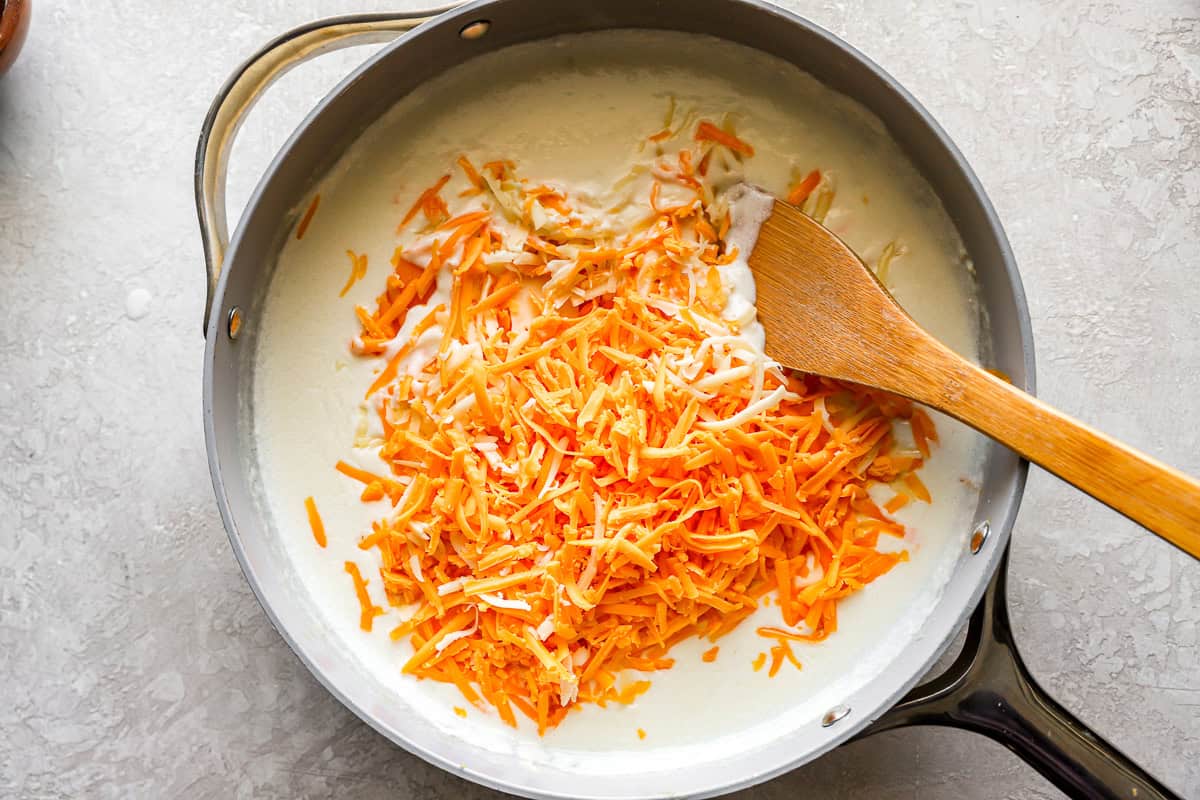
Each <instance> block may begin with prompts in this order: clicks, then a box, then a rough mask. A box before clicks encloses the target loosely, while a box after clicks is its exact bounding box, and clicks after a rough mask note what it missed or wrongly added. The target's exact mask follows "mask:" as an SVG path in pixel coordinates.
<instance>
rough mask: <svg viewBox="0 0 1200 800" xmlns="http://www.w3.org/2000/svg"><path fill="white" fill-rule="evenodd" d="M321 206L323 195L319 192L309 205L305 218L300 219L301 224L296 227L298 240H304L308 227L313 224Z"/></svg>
mask: <svg viewBox="0 0 1200 800" xmlns="http://www.w3.org/2000/svg"><path fill="white" fill-rule="evenodd" d="M319 205H321V193H320V192H317V193H316V194H315V195H313V199H312V202H311V203H309V204H308V209H307V210H306V211H305V212H304V216H303V217H301V218H300V224H299V225H297V226H296V239H297V240H299V239H303V238H304V234H305V233H307V232H308V226H309V224H311V223H312V219H313V216H314V215H315V214H316V213H317V206H319Z"/></svg>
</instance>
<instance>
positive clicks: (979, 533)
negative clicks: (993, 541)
mask: <svg viewBox="0 0 1200 800" xmlns="http://www.w3.org/2000/svg"><path fill="white" fill-rule="evenodd" d="M991 532H992V524H991V523H990V522H988V521H987V520H986V519H985V520H984V521H983V522H981V523H979V524H978V525H976V526H975V530H974V531H972V532H971V552H972V553H978V552H979V551H980V550H982V549H983V543H984V542H986V541H987V538H988V534H989V533H991Z"/></svg>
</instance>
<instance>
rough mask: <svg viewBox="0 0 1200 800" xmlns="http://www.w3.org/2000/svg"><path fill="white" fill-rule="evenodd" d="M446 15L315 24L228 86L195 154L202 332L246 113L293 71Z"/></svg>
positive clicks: (273, 45)
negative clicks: (203, 287)
mask: <svg viewBox="0 0 1200 800" xmlns="http://www.w3.org/2000/svg"><path fill="white" fill-rule="evenodd" d="M444 10H446V9H444V8H442V9H438V10H435V11H423V12H415V13H407V14H406V13H391V14H353V15H349V16H342V17H330V18H328V19H323V20H319V21H317V22H312V23H309V24H308V25H303V26H301V27H299V28H295V29H293V30H291V31H289V32H287V33H285V34H283V35H282V36H280V37H278V38H276V39H274V40H273V41H271V42H269V43H268V44H267V45H266V46H265V47H263V48H262V49H261V50H259V51H258V52H257V53H255V54H254V55H253V56H251V57H250V58H249V59H247V60H246V61H245V63H243V64H242V65H241V66H240V67H238V68H237V69H236V70H235V71H234V73H233V74H232V75H231V76H230V77H229V80H227V81H225V85H224V86H222V87H221V91H219V92H218V93H217V96H216V97H215V98H214V99H213V102H212V105H211V106H210V107H209V109H208V115H207V116H206V117H205V118H204V125H203V126H201V128H200V143H199V145H198V146H197V148H196V175H195V181H196V214H197V216H198V217H199V219H200V239H201V243H202V244H203V247H204V263H205V267H206V270H207V273H208V288H207V292H208V296H207V299H206V300H205V303H204V331H207V330H208V323H209V317H210V315H211V314H212V303H213V297H214V296H215V294H216V289H217V281H218V280H220V278H221V267H222V265H223V263H224V261H225V249H226V248H227V247H228V246H229V229H228V224H227V222H226V218H225V179H226V175H227V172H228V166H229V150H230V148H231V147H232V146H233V140H234V137H235V136H236V135H237V131H238V128H239V127H241V124H242V121H243V120H244V119H245V117H246V114H247V112H249V111H250V109H251V108H252V107H253V106H254V104H255V103H256V102H258V98H259V97H261V96H262V94H263V92H265V91H266V90H267V88H268V87H269V86H270V85H271V84H273V83H274V82H275V81H276V80H277V79H278V78H279V77H280V76H281V75H283V74H284V73H285V72H287V71H288V70H290V69H291V68H292V67H294V66H296V65H298V64H302V63H304V62H305V61H309V60H310V59H312V58H315V57H316V56H319V55H321V54H323V53H329V52H332V51H334V50H341V49H343V48H346V47H353V46H355V45H360V44H377V43H380V42H390V41H392V40H393V39H395V38H396V37H397V36H399V35H400V34H402V33H405V32H407V31H410V30H412V29H413V28H415V27H417V26H418V25H420V24H421V23H423V22H426V21H428V20H430V19H432V18H433V17H435V16H437V15H438V14H440V13H442V12H443V11H444Z"/></svg>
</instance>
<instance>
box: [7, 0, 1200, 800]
mask: <svg viewBox="0 0 1200 800" xmlns="http://www.w3.org/2000/svg"><path fill="white" fill-rule="evenodd" d="M33 5H34V9H33V10H34V18H33V27H32V30H31V33H30V39H29V42H28V44H27V48H26V51H25V52H24V53H23V55H22V56H21V58H20V59H19V60H18V62H17V65H16V67H15V69H14V71H13V72H12V73H11V74H10V75H9V76H7V77H6V78H4V79H0V731H2V735H0V796H4V797H11V796H15V797H38V798H60V797H84V796H87V797H120V798H125V797H171V796H187V797H214V798H216V797H221V798H224V797H292V796H303V797H322V796H334V795H339V796H340V795H347V796H350V795H352V796H354V797H356V798H359V799H360V800H366V799H367V798H385V797H386V798H410V797H411V798H417V797H440V796H446V797H452V796H453V797H458V796H462V797H472V798H480V797H491V796H493V793H491V792H489V791H487V790H484V789H481V788H478V787H474V786H471V785H468V784H465V783H463V782H462V781H460V780H459V779H457V778H453V777H450V776H448V775H446V774H443V773H442V772H440V771H439V770H437V769H436V768H434V767H430V766H428V765H426V764H424V763H423V762H421V761H420V760H418V759H416V758H414V757H412V756H410V755H408V754H407V753H405V752H403V751H401V750H399V749H398V748H396V747H394V746H392V745H391V744H389V743H388V742H387V741H385V740H384V739H383V738H381V737H380V736H378V735H376V734H375V733H374V732H372V731H371V730H370V729H368V728H367V727H366V726H365V725H363V724H362V723H361V722H359V721H358V720H357V719H356V718H355V717H353V716H352V715H351V714H350V713H349V712H347V711H346V710H345V709H343V708H342V707H341V706H340V705H339V704H338V702H337V701H336V700H334V699H333V698H332V697H331V696H330V695H328V694H327V693H326V692H325V690H324V689H322V688H321V687H320V686H319V685H318V684H317V682H316V681H315V680H314V679H313V678H312V677H311V676H310V675H309V674H308V673H307V672H306V670H305V669H304V668H303V666H301V665H300V663H299V662H298V661H297V660H296V658H295V657H294V656H293V655H292V653H291V652H290V651H289V650H288V648H287V646H286V645H285V644H284V643H283V641H282V640H281V639H280V638H279V636H278V635H277V634H276V633H275V631H274V630H273V629H272V627H271V625H270V623H269V622H268V621H267V618H266V616H265V615H264V614H263V612H262V610H261V609H260V608H259V606H258V604H257V602H256V601H255V599H254V597H253V595H252V594H251V592H250V590H249V588H248V587H247V585H246V583H245V581H244V580H243V578H242V575H241V573H240V572H239V570H238V566H237V563H236V562H235V560H234V557H233V555H232V554H231V552H230V548H229V545H228V542H227V540H226V537H225V533H224V531H223V530H222V527H221V522H220V520H219V518H218V516H217V511H216V506H215V503H214V501H213V499H212V493H211V487H210V484H209V478H208V470H207V465H206V461H205V455H204V437H203V433H202V430H201V422H200V382H201V352H202V347H203V342H202V341H201V337H200V335H199V321H200V313H201V309H202V306H203V290H204V285H203V276H202V273H203V264H202V259H201V254H200V247H199V237H198V235H197V231H196V224H195V220H194V218H193V210H192V195H191V173H192V157H193V152H194V149H195V142H196V134H197V132H198V129H199V125H200V121H201V118H202V117H203V115H204V113H205V111H206V109H207V107H208V104H209V101H210V100H211V98H212V95H213V93H214V92H215V91H216V89H217V87H218V86H219V84H220V83H221V81H222V80H223V79H224V78H225V76H226V75H227V74H228V73H229V72H230V70H231V69H232V68H233V67H234V66H235V65H236V64H237V63H238V62H239V61H240V60H241V59H242V58H243V57H245V56H246V55H248V54H249V53H250V52H251V51H252V50H253V49H255V48H256V47H257V46H258V45H260V44H261V43H263V42H264V41H266V40H267V39H268V38H270V37H272V36H274V35H275V34H277V33H279V32H281V31H283V30H285V29H286V28H288V27H290V26H293V25H296V24H299V23H301V22H304V21H307V20H309V19H312V18H315V17H318V16H323V15H330V14H334V13H341V12H346V11H353V10H368V9H372V8H382V7H416V4H412V3H400V2H391V3H387V2H383V3H371V2H368V1H367V0H287V1H286V2H285V0H264V1H263V2H256V0H221V2H215V1H214V2H204V3H195V2H185V1H184V0H166V1H165V2H159V0H125V1H124V2H68V0H34V3H33ZM786 5H788V6H789V7H792V8H795V9H796V10H800V11H801V12H802V13H804V14H806V15H807V16H809V17H810V18H811V19H813V20H815V21H816V22H818V23H820V24H822V25H824V26H825V27H827V28H829V29H830V30H832V31H834V32H835V33H837V34H839V35H841V36H843V37H844V38H846V39H848V40H849V41H850V42H851V43H852V44H854V45H856V46H858V47H859V48H860V49H862V50H863V51H865V52H866V53H867V54H868V55H869V56H871V57H872V58H874V59H875V60H876V61H878V62H879V63H880V64H882V65H883V66H884V67H885V68H886V69H888V70H889V71H890V72H892V74H894V75H895V76H896V77H897V78H898V79H899V80H900V81H901V82H902V83H904V84H905V85H906V86H907V87H908V88H909V89H911V90H912V91H913V93H914V94H915V95H916V96H917V97H918V98H919V99H920V100H921V101H922V102H923V103H924V104H925V105H926V106H927V107H928V108H929V109H930V110H931V111H932V113H933V114H934V116H936V117H937V118H938V120H939V121H940V122H941V123H942V124H943V125H944V126H945V128H946V129H947V130H948V131H949V132H950V134H951V136H952V137H953V138H954V139H955V140H956V141H957V143H958V145H959V146H960V147H961V148H962V150H963V152H964V153H965V154H966V156H967V158H968V160H969V161H970V162H971V163H972V164H973V165H974V167H975V169H976V171H977V172H978V174H979V176H980V178H981V179H982V181H983V183H984V185H985V186H986V187H987V189H988V191H989V192H990V194H991V197H992V200H993V201H994V202H995V204H996V206H997V208H998V211H999V214H1000V217H1001V218H1002V220H1003V221H1004V224H1005V225H1006V227H1007V230H1008V234H1009V236H1010V238H1011V240H1012V244H1013V247H1014V249H1015V251H1016V254H1017V258H1018V261H1019V263H1020V265H1021V270H1022V275H1023V277H1024V281H1025V288H1026V291H1027V292H1028V295H1029V301H1030V306H1031V311H1032V315H1033V326H1034V331H1035V335H1036V340H1037V346H1038V359H1039V388H1040V390H1041V394H1042V396H1043V397H1045V398H1046V399H1048V400H1049V401H1050V402H1052V403H1054V404H1057V405H1059V406H1061V407H1063V408H1064V409H1067V410H1069V411H1072V412H1074V413H1076V414H1078V415H1079V416H1081V417H1083V418H1084V419H1087V420H1089V421H1091V422H1093V423H1095V424H1097V425H1098V426H1100V427H1102V428H1104V429H1106V430H1108V431H1110V432H1112V433H1113V434H1115V435H1116V436H1118V437H1122V438H1125V439H1127V440H1128V441H1129V442H1131V443H1133V444H1134V445H1137V446H1140V447H1142V448H1145V449H1146V450H1148V451H1150V452H1151V453H1154V454H1156V455H1158V456H1160V457H1162V458H1163V459H1165V460H1166V461H1168V462H1170V463H1172V464H1175V465H1177V466H1179V467H1181V468H1183V469H1185V470H1189V471H1191V472H1193V473H1200V423H1198V422H1197V415H1198V412H1200V345H1198V344H1197V341H1198V339H1197V330H1198V329H1200V310H1198V309H1200V280H1198V275H1200V272H1198V270H1200V164H1198V163H1197V161H1198V160H1200V23H1197V20H1196V17H1197V13H1198V12H1197V6H1196V5H1195V3H1194V2H1193V0H1157V1H1156V2H1153V3H1137V4H1135V3H1132V2H1127V3H1126V4H1125V6H1126V7H1124V8H1122V7H1121V5H1122V4H1120V3H1111V2H1090V1H1089V0H1072V2H1066V3H1045V4H1039V3H1035V2H1029V1H1028V0H1026V1H1025V2H1017V3H1006V4H1005V5H1006V6H1007V8H1005V9H1003V10H1001V9H1000V8H998V7H993V6H991V5H988V6H981V7H972V5H973V4H963V3H956V2H937V3H921V4H918V3H915V2H914V3H907V4H904V5H903V6H901V4H890V3H884V2H874V3H873V2H864V0H838V1H837V2H830V1H829V0H812V2H807V3H801V2H789V3H787V4H786ZM362 56H363V54H362V52H361V51H359V52H358V53H357V54H345V53H342V54H337V55H335V56H331V57H329V59H328V60H327V61H325V62H322V63H320V64H317V65H313V66H310V67H305V68H303V69H301V70H298V71H297V72H295V73H292V75H290V76H288V78H286V79H285V80H284V82H283V84H282V85H281V86H280V88H279V90H278V91H277V92H276V93H274V94H273V95H272V96H271V97H270V98H269V99H268V100H267V101H266V102H264V103H263V104H262V105H261V106H260V107H259V111H258V112H256V114H255V115H254V117H253V119H252V120H251V122H250V124H249V125H248V126H247V127H246V129H245V131H244V135H243V137H242V139H241V141H240V142H239V145H238V147H237V148H236V149H235V152H234V162H235V168H234V174H233V184H232V193H231V200H232V203H233V206H232V207H233V208H235V209H236V208H238V207H240V203H241V202H243V201H244V199H245V197H246V196H247V194H248V192H249V189H250V187H251V186H252V185H253V182H254V180H256V178H257V177H258V175H259V174H260V172H261V170H262V169H263V167H264V166H265V164H266V162H267V160H268V158H269V157H270V155H271V154H272V153H273V152H274V150H275V148H277V147H278V145H279V144H280V143H281V142H282V140H283V138H284V137H285V136H286V135H287V133H288V132H290V130H291V129H292V128H293V126H294V125H295V124H296V122H297V121H298V120H299V119H300V117H301V116H302V115H303V113H304V112H305V111H306V110H307V109H308V108H309V107H310V106H311V104H312V102H313V101H314V100H315V99H316V98H317V97H319V96H320V94H322V93H323V92H324V91H325V90H326V89H328V88H329V87H330V86H331V85H332V83H333V82H334V81H335V80H336V78H337V77H338V76H339V75H341V74H342V73H344V72H345V71H346V70H347V69H349V68H350V67H351V66H352V65H353V64H354V63H356V62H357V61H358V60H360V59H361V58H362ZM1014 536H1015V539H1014V543H1013V551H1012V581H1011V583H1012V586H1011V589H1012V607H1013V617H1014V624H1015V627H1016V630H1017V635H1018V638H1019V640H1020V642H1021V645H1022V649H1023V652H1024V654H1025V656H1026V658H1027V660H1028V662H1029V664H1030V667H1031V668H1032V670H1033V671H1034V673H1035V674H1036V675H1037V676H1038V677H1039V678H1040V679H1041V680H1042V681H1043V682H1044V683H1045V684H1046V686H1047V687H1048V688H1049V689H1050V690H1051V691H1052V692H1053V693H1054V694H1055V695H1056V696H1057V697H1058V698H1059V699H1060V700H1062V701H1063V703H1064V704H1065V705H1067V706H1068V707H1070V708H1072V709H1074V710H1075V711H1076V712H1077V713H1078V715H1079V716H1080V717H1081V718H1083V719H1084V720H1085V721H1086V722H1088V723H1089V724H1091V725H1093V726H1094V727H1095V729H1096V730H1097V731H1099V732H1100V733H1102V734H1103V735H1104V736H1106V737H1108V738H1109V739H1111V740H1112V741H1113V742H1114V743H1116V744H1117V745H1118V746H1120V747H1121V748H1123V749H1124V750H1125V751H1126V752H1127V753H1128V754H1129V755H1130V756H1132V757H1133V758H1134V759H1136V760H1138V761H1139V762H1141V763H1142V764H1144V765H1146V766H1147V767H1148V768H1149V769H1150V770H1151V771H1152V772H1153V773H1154V774H1156V775H1157V776H1158V777H1160V778H1161V779H1162V780H1164V781H1165V782H1166V783H1168V784H1169V785H1171V786H1172V787H1173V788H1174V789H1175V790H1176V791H1178V792H1180V793H1181V794H1183V795H1185V796H1193V797H1195V796H1200V645H1198V640H1197V625H1198V623H1200V564H1198V563H1196V562H1195V561H1192V560H1191V559H1190V558H1188V557H1186V556H1184V555H1182V554H1180V553H1178V552H1176V551H1174V550H1173V549H1172V548H1171V547H1170V546H1168V545H1166V544H1164V543H1163V542H1161V541H1158V540H1156V539H1154V538H1153V537H1151V536H1148V535H1147V534H1145V533H1144V532H1143V531H1142V530H1140V529H1139V528H1137V527H1136V526H1135V525H1133V524H1131V523H1129V522H1127V521H1125V520H1123V519H1121V518H1119V517H1118V516H1117V515H1116V514H1115V513H1113V512H1110V511H1108V510H1107V509H1105V508H1103V507H1101V506H1099V505H1098V504H1096V503H1094V502H1092V501H1090V500H1088V499H1086V498H1085V497H1083V496H1082V495H1080V494H1078V493H1076V492H1075V491H1073V490H1071V489H1070V488H1068V487H1067V486H1065V485H1063V484H1061V483H1059V482H1057V481H1056V480H1054V479H1052V478H1050V477H1048V476H1047V475H1045V474H1044V473H1040V472H1038V471H1036V470H1035V471H1034V474H1033V475H1032V478H1031V480H1030V484H1029V489H1028V492H1027V494H1026V498H1025V502H1024V506H1023V509H1022V511H1021V516H1020V519H1019V521H1018V523H1017V526H1016V530H1015V534H1014ZM816 795H820V796H824V797H829V798H843V797H845V798H848V797H872V798H910V797H930V798H960V797H980V798H983V797H987V798H992V797H1020V798H1029V797H1054V796H1057V793H1056V792H1055V790H1054V789H1053V788H1051V787H1050V785H1049V784H1048V783H1046V782H1045V781H1044V780H1042V779H1041V778H1040V777H1038V776H1037V775H1036V774H1035V773H1033V772H1032V770H1030V769H1029V768H1027V767H1025V766H1024V765H1022V764H1021V763H1020V762H1018V761H1017V760H1016V759H1015V758H1014V757H1012V756H1010V755H1009V754H1008V753H1007V752H1006V751H1005V750H1004V749H1003V748H1001V747H1000V746H999V745H995V744H992V743H991V742H988V741H985V740H982V739H980V738H978V737H975V736H972V735H970V734H966V733H959V732H954V731H945V730H933V729H928V730H905V731H897V732H892V733H887V734H882V735H879V736H877V737H874V738H872V739H870V740H868V741H866V742H863V743H858V744H854V745H850V746H847V747H844V748H841V749H839V750H837V751H836V752H834V753H832V754H830V755H828V756H826V757H824V758H822V759H820V760H818V761H817V762H815V763H813V764H810V765H809V766H806V767H804V768H802V769H800V770H798V771H796V772H794V773H792V774H790V775H787V776H785V777H783V778H780V779H778V780H776V781H774V782H772V783H770V784H767V785H765V786H762V787H759V788H756V789H752V790H747V791H745V792H743V793H742V794H741V795H739V797H745V798H776V797H778V798H783V797H789V798H790V797H797V796H816Z"/></svg>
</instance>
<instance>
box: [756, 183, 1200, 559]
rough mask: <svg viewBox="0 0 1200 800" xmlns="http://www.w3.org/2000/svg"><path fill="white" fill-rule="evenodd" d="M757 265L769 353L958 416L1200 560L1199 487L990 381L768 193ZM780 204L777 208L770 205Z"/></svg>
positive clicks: (831, 240)
mask: <svg viewBox="0 0 1200 800" xmlns="http://www.w3.org/2000/svg"><path fill="white" fill-rule="evenodd" d="M733 191H734V192H740V193H742V194H743V195H750V194H753V193H756V192H758V193H759V194H758V196H757V197H743V199H742V200H740V201H739V202H751V203H754V202H757V203H759V204H760V205H759V208H760V210H761V214H762V215H767V214H769V216H766V219H765V221H764V222H763V223H762V227H761V228H760V230H759V234H758V240H757V242H756V243H755V245H754V249H753V251H752V253H751V255H750V259H749V262H750V269H751V271H752V272H753V273H754V280H755V283H756V285H757V290H758V319H759V321H760V322H761V323H762V325H763V328H764V329H765V330H766V352H767V355H768V356H770V357H771V358H773V359H775V360H776V361H778V362H779V363H781V364H783V365H784V366H786V367H791V368H793V369H797V370H801V371H803V372H811V373H815V374H818V375H825V376H827V377H830V378H838V379H840V380H845V381H851V382H854V383H860V384H864V385H867V386H873V387H876V388H879V389H884V390H886V391H888V392H892V393H894V394H898V395H903V396H904V397H907V398H910V399H912V400H916V401H918V402H920V403H924V404H925V405H927V406H931V407H933V408H936V409H938V410H939V411H943V412H945V413H946V414H949V415H950V416H952V417H956V418H958V419H960V420H962V421H963V422H965V423H967V424H968V425H970V426H971V427H973V428H976V429H977V430H979V431H981V432H983V433H985V434H987V435H988V436H990V437H992V438H993V439H995V440H996V441H998V442H1000V443H1002V444H1004V445H1007V446H1008V447H1010V448H1012V449H1013V450H1015V451H1016V452H1018V453H1020V454H1021V455H1022V456H1024V457H1025V458H1027V459H1029V460H1030V461H1032V462H1034V463H1035V464H1038V465H1040V466H1041V467H1043V468H1045V469H1047V470H1049V471H1050V472H1053V473H1054V474H1055V475H1057V476H1059V477H1060V478H1062V479H1063V480H1065V481H1067V482H1068V483H1071V484H1074V485H1075V486H1077V487H1078V488H1080V489H1082V490H1083V491H1085V492H1087V493H1088V494H1090V495H1091V496H1092V497H1095V498H1096V499H1097V500H1100V501H1101V502H1103V503H1106V504H1107V505H1109V506H1111V507H1112V508H1114V509H1116V510H1117V511H1120V512H1121V513H1122V514H1124V515H1125V516H1127V517H1129V518H1130V519H1132V520H1133V521H1135V522H1137V523H1140V524H1141V525H1143V526H1145V527H1146V528H1148V529H1149V530H1151V531H1153V532H1154V533H1156V534H1158V535H1159V536H1161V537H1162V538H1164V539H1166V540H1167V541H1169V542H1171V543H1172V544H1174V545H1175V546H1177V547H1179V548H1180V549H1182V550H1184V551H1185V552H1187V553H1190V554H1191V555H1192V556H1194V557H1196V558H1200V483H1198V482H1197V481H1196V480H1195V479H1193V478H1191V477H1189V476H1187V475H1184V474H1183V473H1182V472H1179V471H1178V470H1175V469H1172V468H1171V467H1168V466H1166V465H1165V464H1162V463H1160V462H1158V461H1155V460H1154V459H1152V458H1150V457H1149V456H1146V455H1143V454H1142V453H1139V452H1138V451H1137V450H1134V449H1133V448H1131V447H1128V446H1126V445H1124V444H1121V443H1120V442H1118V441H1116V440H1114V439H1112V438H1110V437H1108V436H1105V435H1104V434H1103V433H1100V432H1099V431H1096V430H1093V429H1092V428H1089V427H1088V426H1086V425H1084V424H1082V423H1080V422H1078V421H1076V420H1074V419H1072V418H1070V417H1068V416H1067V415H1065V414H1063V413H1061V412H1059V411H1056V410H1055V409H1053V408H1051V407H1050V406H1048V405H1046V404H1045V403H1043V402H1041V401H1040V400H1038V399H1036V398H1034V397H1031V396H1030V395H1028V394H1026V393H1025V392H1022V391H1021V390H1020V389H1017V388H1016V387H1014V386H1012V385H1010V384H1008V383H1006V382H1004V381H1003V380H1000V379H999V378H996V377H994V376H993V375H990V374H989V373H987V372H985V371H984V370H983V369H981V368H979V367H977V366H976V365H974V364H972V363H971V362H969V361H967V360H966V359H964V358H963V357H962V356H959V355H958V354H956V353H954V352H953V351H952V350H950V349H949V348H948V347H946V346H945V345H943V344H942V343H941V342H939V341H937V340H936V339H934V338H933V337H932V336H930V335H929V334H928V333H926V332H925V331H924V330H923V329H922V328H921V327H920V326H919V325H917V323H916V322H915V321H914V320H913V319H912V317H910V316H909V315H908V314H907V313H906V312H905V311H904V309H902V308H901V307H900V305H899V304H898V303H897V302H896V301H895V300H894V299H893V298H892V296H891V295H890V294H889V293H888V291H887V289H885V288H884V287H883V285H882V284H880V283H879V281H878V280H877V279H876V278H875V275H874V274H873V273H872V272H871V270H870V269H868V268H867V266H866V265H865V264H864V263H863V262H862V260H861V259H860V258H859V257H858V256H857V255H855V254H854V252H853V251H852V250H851V249H850V248H849V247H847V246H846V244H845V243H844V242H842V241H841V240H840V239H838V238H837V237H836V236H834V235H833V234H832V233H830V232H829V231H828V230H826V229H825V228H824V227H822V226H821V225H820V224H819V223H818V222H816V221H815V220H813V219H812V218H810V217H808V216H805V215H804V214H802V213H801V212H800V211H799V210H798V209H796V208H795V207H793V206H790V205H788V204H787V203H785V202H783V201H781V200H775V199H774V198H770V197H764V196H763V194H762V193H761V192H759V190H757V189H753V188H750V187H738V188H736V189H734V190H733ZM772 202H773V206H772V205H771V203H772Z"/></svg>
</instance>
